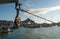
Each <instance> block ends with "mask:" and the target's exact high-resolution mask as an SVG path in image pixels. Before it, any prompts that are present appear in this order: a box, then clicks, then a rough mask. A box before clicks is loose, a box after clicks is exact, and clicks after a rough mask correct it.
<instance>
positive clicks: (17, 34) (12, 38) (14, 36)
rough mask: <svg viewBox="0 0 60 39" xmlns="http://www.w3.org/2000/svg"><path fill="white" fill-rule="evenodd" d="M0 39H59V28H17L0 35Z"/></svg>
mask: <svg viewBox="0 0 60 39" xmlns="http://www.w3.org/2000/svg"><path fill="white" fill-rule="evenodd" d="M0 39H60V27H47V28H46V27H45V28H44V27H41V28H23V27H21V28H19V29H16V30H14V31H13V32H9V33H6V34H1V35H0Z"/></svg>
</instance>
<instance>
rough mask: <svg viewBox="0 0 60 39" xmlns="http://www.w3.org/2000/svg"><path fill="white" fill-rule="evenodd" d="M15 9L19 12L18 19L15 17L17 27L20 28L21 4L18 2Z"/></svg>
mask: <svg viewBox="0 0 60 39" xmlns="http://www.w3.org/2000/svg"><path fill="white" fill-rule="evenodd" d="M15 9H16V12H17V14H16V17H15V25H16V26H17V27H18V28H19V27H20V17H19V9H20V4H19V2H18V1H17V2H16V3H15Z"/></svg>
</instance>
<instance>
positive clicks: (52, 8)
mask: <svg viewBox="0 0 60 39" xmlns="http://www.w3.org/2000/svg"><path fill="white" fill-rule="evenodd" d="M58 9H60V6H55V7H48V8H38V9H30V10H29V11H28V12H30V13H33V14H46V13H48V12H52V11H55V10H58Z"/></svg>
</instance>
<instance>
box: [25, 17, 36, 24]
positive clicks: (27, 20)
mask: <svg viewBox="0 0 60 39" xmlns="http://www.w3.org/2000/svg"><path fill="white" fill-rule="evenodd" d="M29 21H30V22H33V23H35V22H34V21H32V20H31V19H29V18H27V19H26V20H25V21H24V22H29Z"/></svg>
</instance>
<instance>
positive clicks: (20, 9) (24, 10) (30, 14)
mask: <svg viewBox="0 0 60 39" xmlns="http://www.w3.org/2000/svg"><path fill="white" fill-rule="evenodd" d="M20 10H21V11H23V12H26V13H28V14H30V15H33V16H35V17H38V18H41V19H43V20H46V21H49V22H52V23H55V22H53V21H51V20H48V19H45V18H43V17H40V16H37V15H35V14H32V13H30V12H28V11H27V10H23V9H20Z"/></svg>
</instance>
